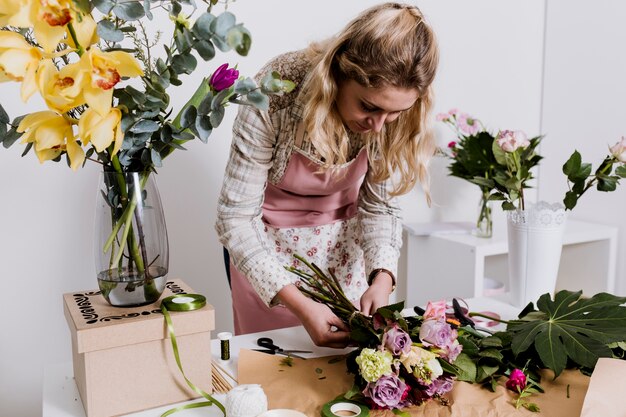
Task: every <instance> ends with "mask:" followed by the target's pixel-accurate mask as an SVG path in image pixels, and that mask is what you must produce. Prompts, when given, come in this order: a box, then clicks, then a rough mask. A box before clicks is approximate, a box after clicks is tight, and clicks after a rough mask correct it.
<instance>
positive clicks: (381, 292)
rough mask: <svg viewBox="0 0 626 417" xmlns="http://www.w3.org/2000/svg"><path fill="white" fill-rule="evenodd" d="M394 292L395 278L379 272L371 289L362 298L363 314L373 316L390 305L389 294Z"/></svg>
mask: <svg viewBox="0 0 626 417" xmlns="http://www.w3.org/2000/svg"><path fill="white" fill-rule="evenodd" d="M392 290H393V278H392V277H391V275H389V274H388V273H386V272H379V273H378V275H376V276H375V277H374V279H373V280H372V284H371V285H370V287H369V288H368V289H367V291H365V292H364V293H363V295H362V296H361V312H362V313H363V314H365V315H366V316H371V315H372V314H374V313H375V312H376V310H378V308H380V307H384V306H386V305H387V304H389V294H391V291H392Z"/></svg>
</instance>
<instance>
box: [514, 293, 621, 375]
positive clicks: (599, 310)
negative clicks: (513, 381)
mask: <svg viewBox="0 0 626 417" xmlns="http://www.w3.org/2000/svg"><path fill="white" fill-rule="evenodd" d="M625 302H626V297H617V296H614V295H611V294H607V293H600V294H596V295H594V296H593V297H591V298H582V292H581V291H579V292H571V291H565V290H563V291H559V292H558V293H557V294H556V295H555V297H554V300H552V299H551V298H550V295H549V294H544V295H542V296H541V297H540V298H539V301H538V302H537V308H538V311H535V310H534V309H533V310H532V311H530V312H529V313H528V314H526V315H525V316H523V317H521V318H520V320H519V321H513V322H511V323H510V324H509V326H508V328H507V330H508V331H509V332H510V333H512V334H513V340H512V342H511V346H512V350H513V353H514V354H515V355H519V354H520V353H522V352H526V351H527V350H528V349H529V347H530V346H531V345H534V348H535V350H536V351H537V353H538V355H539V357H540V359H541V361H542V362H543V364H544V365H545V366H546V367H547V368H549V369H552V370H553V371H554V373H555V375H556V376H558V375H559V374H560V373H561V372H562V371H563V369H564V368H565V366H566V364H567V363H568V361H570V360H571V361H572V362H573V363H574V364H576V365H577V366H579V367H580V366H584V367H589V368H593V367H594V366H595V364H596V362H597V360H598V358H600V357H611V350H610V349H609V348H608V347H607V346H606V345H607V344H608V343H612V342H617V341H623V340H626V307H624V306H621V304H623V303H625Z"/></svg>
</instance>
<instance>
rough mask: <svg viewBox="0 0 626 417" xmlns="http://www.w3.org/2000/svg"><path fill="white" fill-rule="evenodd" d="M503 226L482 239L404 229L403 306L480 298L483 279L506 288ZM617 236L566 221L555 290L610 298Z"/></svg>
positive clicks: (400, 276)
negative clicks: (442, 300) (581, 292)
mask: <svg viewBox="0 0 626 417" xmlns="http://www.w3.org/2000/svg"><path fill="white" fill-rule="evenodd" d="M443 225H445V224H443ZM502 226H504V227H497V228H494V235H493V237H491V238H488V239H485V238H478V237H475V236H472V235H471V234H468V233H467V232H466V231H465V232H464V230H463V228H461V227H460V228H459V229H458V232H455V230H454V229H451V228H447V230H443V231H441V232H437V231H433V228H432V227H431V226H430V225H429V224H427V223H426V224H419V223H411V224H406V225H405V227H404V245H403V248H402V254H401V256H400V264H399V268H398V281H399V286H398V288H399V289H400V288H402V289H405V292H404V291H403V293H402V294H399V295H398V297H399V298H400V299H406V301H407V305H420V304H423V303H425V302H426V301H428V300H439V299H442V298H451V297H464V298H473V297H479V296H481V295H482V294H483V283H484V278H485V277H489V278H493V279H496V280H498V281H500V282H502V283H504V284H505V285H506V286H508V257H507V254H508V243H507V235H506V225H502ZM426 229H427V230H426ZM617 236H618V229H617V228H616V227H611V226H605V225H601V224H595V223H588V222H581V221H576V220H571V219H569V220H568V221H567V223H566V228H565V233H564V236H563V251H562V254H561V263H560V266H559V275H558V279H557V290H558V289H568V290H572V291H578V290H583V292H584V293H585V294H589V295H591V294H595V293H598V292H610V293H613V292H615V268H616V259H617Z"/></svg>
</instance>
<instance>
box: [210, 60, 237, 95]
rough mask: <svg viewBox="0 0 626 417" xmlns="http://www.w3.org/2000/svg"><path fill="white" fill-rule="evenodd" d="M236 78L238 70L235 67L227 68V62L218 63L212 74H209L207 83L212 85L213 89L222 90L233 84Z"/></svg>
mask: <svg viewBox="0 0 626 417" xmlns="http://www.w3.org/2000/svg"><path fill="white" fill-rule="evenodd" d="M237 78H239V71H237V70H236V69H235V68H228V63H226V64H222V65H220V67H219V68H218V69H216V70H215V72H214V73H213V75H211V79H210V80H209V85H210V86H211V87H213V89H214V90H215V91H222V90H225V89H227V88H229V87H230V86H232V85H233V84H235V81H237Z"/></svg>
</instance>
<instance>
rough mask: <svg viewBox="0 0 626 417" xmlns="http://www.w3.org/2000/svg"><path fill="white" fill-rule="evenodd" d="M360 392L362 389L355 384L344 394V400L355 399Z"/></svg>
mask: <svg viewBox="0 0 626 417" xmlns="http://www.w3.org/2000/svg"><path fill="white" fill-rule="evenodd" d="M360 392H361V388H359V386H358V385H356V384H354V385H352V388H350V389H349V390H348V392H346V393H345V394H343V398H345V399H346V400H349V399H351V398H353V397H354V396H355V395H358V394H359V393H360Z"/></svg>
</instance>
